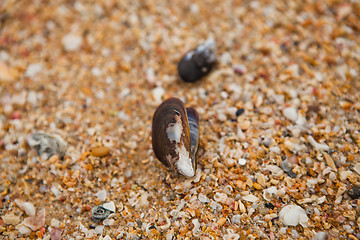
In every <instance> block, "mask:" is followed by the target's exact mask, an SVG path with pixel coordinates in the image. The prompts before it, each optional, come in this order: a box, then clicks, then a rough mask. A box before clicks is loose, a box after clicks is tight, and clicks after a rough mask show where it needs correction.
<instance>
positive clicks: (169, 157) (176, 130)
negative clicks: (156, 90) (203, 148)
mask: <svg viewBox="0 0 360 240" xmlns="http://www.w3.org/2000/svg"><path fill="white" fill-rule="evenodd" d="M195 112H196V111H195ZM191 114H193V113H191ZM192 116H194V118H196V115H195V114H193V115H192ZM194 118H191V119H190V121H191V122H192V125H193V121H194V120H193V119H194ZM197 125H198V124H197ZM197 129H198V128H197ZM152 146H153V150H154V153H155V156H156V157H157V158H158V159H159V160H160V161H161V162H162V163H163V164H164V165H165V166H166V167H168V168H170V169H171V170H173V171H176V172H178V173H180V174H181V175H184V176H186V177H192V176H194V175H195V172H196V158H194V157H193V156H195V154H192V152H191V135H190V127H189V120H188V115H187V111H186V109H185V106H184V103H183V102H182V101H181V100H180V99H178V98H169V99H167V100H165V101H164V102H163V103H162V104H160V106H159V107H158V108H157V109H156V111H155V113H154V116H153V122H152ZM180 156H182V157H183V156H187V157H183V158H181V159H188V158H191V168H192V170H193V171H192V172H191V173H189V172H182V171H181V169H184V168H181V167H179V163H180Z"/></svg>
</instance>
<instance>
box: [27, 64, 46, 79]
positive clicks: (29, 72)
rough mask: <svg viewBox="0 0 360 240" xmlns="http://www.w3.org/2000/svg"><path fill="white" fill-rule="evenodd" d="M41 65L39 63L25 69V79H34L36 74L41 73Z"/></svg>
mask: <svg viewBox="0 0 360 240" xmlns="http://www.w3.org/2000/svg"><path fill="white" fill-rule="evenodd" d="M42 69H43V65H42V64H41V63H32V64H29V66H28V67H27V69H26V72H25V77H34V76H35V75H36V74H38V73H39V72H41V71H42Z"/></svg>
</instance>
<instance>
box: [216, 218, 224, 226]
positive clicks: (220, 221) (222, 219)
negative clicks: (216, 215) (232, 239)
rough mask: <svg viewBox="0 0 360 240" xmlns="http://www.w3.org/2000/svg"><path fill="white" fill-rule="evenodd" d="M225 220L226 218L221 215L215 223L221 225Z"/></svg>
mask: <svg viewBox="0 0 360 240" xmlns="http://www.w3.org/2000/svg"><path fill="white" fill-rule="evenodd" d="M225 222H226V218H224V217H222V218H220V219H219V220H218V221H217V224H218V225H219V226H222V225H224V224H225Z"/></svg>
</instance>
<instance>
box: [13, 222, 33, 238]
mask: <svg viewBox="0 0 360 240" xmlns="http://www.w3.org/2000/svg"><path fill="white" fill-rule="evenodd" d="M15 228H16V229H17V230H18V231H19V233H20V234H22V235H25V236H26V235H29V234H30V233H31V229H30V228H28V227H27V226H25V225H24V224H22V223H21V224H19V225H17V226H16V227H15Z"/></svg>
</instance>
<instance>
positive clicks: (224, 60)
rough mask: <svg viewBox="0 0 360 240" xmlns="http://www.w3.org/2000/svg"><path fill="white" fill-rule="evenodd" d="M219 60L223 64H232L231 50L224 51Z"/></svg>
mask: <svg viewBox="0 0 360 240" xmlns="http://www.w3.org/2000/svg"><path fill="white" fill-rule="evenodd" d="M219 62H220V63H221V64H222V65H228V64H231V62H232V58H231V54H230V53H229V52H224V53H223V54H222V55H221V56H220V58H219Z"/></svg>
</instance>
